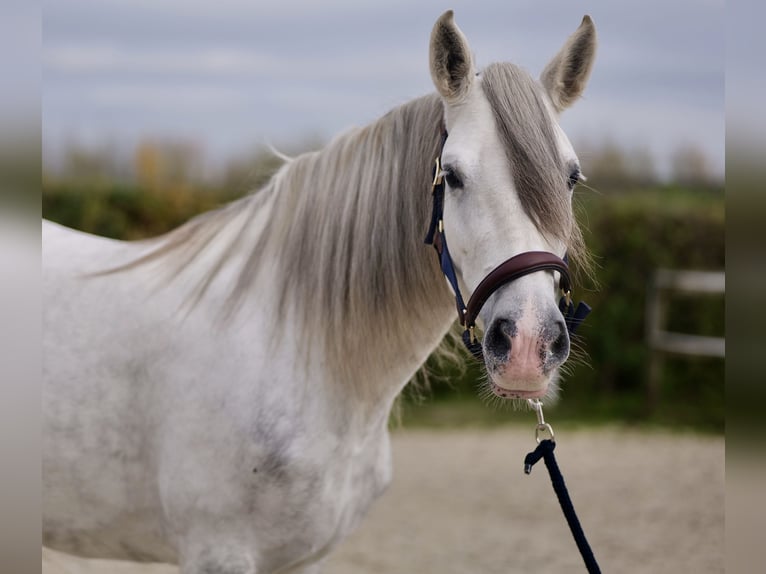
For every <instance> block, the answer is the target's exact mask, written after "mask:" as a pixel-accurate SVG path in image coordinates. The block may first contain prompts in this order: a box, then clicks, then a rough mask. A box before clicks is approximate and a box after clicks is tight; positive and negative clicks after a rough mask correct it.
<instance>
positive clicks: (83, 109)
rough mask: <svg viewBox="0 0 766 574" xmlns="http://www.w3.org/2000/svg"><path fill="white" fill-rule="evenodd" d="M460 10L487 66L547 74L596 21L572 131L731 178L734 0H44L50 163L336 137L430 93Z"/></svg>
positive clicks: (226, 151) (215, 157)
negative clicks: (436, 48) (443, 20)
mask: <svg viewBox="0 0 766 574" xmlns="http://www.w3.org/2000/svg"><path fill="white" fill-rule="evenodd" d="M447 8H454V9H455V14H456V19H457V22H458V24H459V25H460V27H461V28H462V29H463V31H464V32H465V33H466V35H467V37H468V39H469V42H470V43H471V46H472V48H473V50H474V54H475V57H476V60H477V62H478V64H479V66H482V65H485V64H488V63H490V62H493V61H498V60H509V61H513V62H515V63H517V64H520V65H522V66H523V67H525V68H526V69H528V70H529V71H530V72H531V73H532V74H533V75H535V76H536V75H537V74H539V72H540V71H541V70H542V68H543V67H544V65H545V64H546V63H547V61H548V60H549V59H550V58H551V57H552V56H553V55H554V54H555V53H556V51H557V50H558V48H559V47H560V46H561V44H562V43H563V41H564V39H565V38H566V36H567V35H568V34H570V33H571V32H572V31H573V30H574V29H575V28H576V27H577V26H578V24H579V22H580V19H581V18H582V15H583V14H585V13H588V14H590V15H591V16H592V17H593V19H594V21H595V23H596V27H597V30H598V33H599V42H600V44H599V53H598V57H597V61H596V66H595V69H594V72H593V76H592V77H591V81H590V84H589V85H588V88H587V91H586V94H585V98H584V99H583V100H581V101H580V102H579V103H578V104H577V105H576V106H575V107H574V108H572V109H571V110H569V111H568V112H566V113H565V114H564V116H563V117H562V125H563V126H564V128H565V130H566V131H567V132H568V134H569V136H570V138H571V139H572V140H573V142H575V144H577V143H578V142H586V143H593V144H597V143H599V142H602V141H604V139H605V138H611V139H613V140H615V141H617V142H618V143H620V144H621V145H623V146H625V147H627V148H632V147H646V148H648V149H649V150H650V151H651V153H652V154H653V156H654V157H655V159H656V161H657V164H658V166H659V167H660V169H661V170H666V169H667V161H668V160H667V158H668V157H669V155H670V154H671V153H672V151H673V150H675V149H676V148H677V147H679V146H681V145H687V144H693V145H696V146H698V147H699V148H701V149H702V150H704V151H705V153H706V154H707V155H708V157H709V159H710V161H711V164H712V167H713V169H714V170H715V171H716V173H722V172H723V165H724V33H725V29H724V25H723V18H724V2H723V0H666V1H660V0H642V1H640V2H639V1H630V2H628V1H624V2H615V1H610V0H599V1H583V2H578V1H574V0H536V1H533V0H516V1H514V0H498V1H495V0H491V1H478V0H474V1H472V2H469V1H463V0H459V1H458V0H452V1H450V2H445V1H443V0H440V1H435V0H425V1H419V2H413V1H404V0H387V1H386V2H361V1H360V0H356V1H353V0H329V1H327V0H325V1H321V2H310V1H308V0H303V1H300V0H280V1H270V2H264V1H261V0H219V1H217V2H192V1H189V0H67V1H66V2H61V1H54V0H44V2H43V67H42V70H43V75H42V87H43V89H42V112H43V131H42V134H43V146H44V147H43V149H44V153H45V156H46V159H47V160H51V159H53V158H55V157H56V156H57V154H59V153H60V151H61V150H62V149H63V148H64V147H65V146H66V145H67V144H68V143H69V142H72V141H75V142H78V143H80V144H85V145H93V146H100V145H103V144H104V143H112V144H118V145H119V146H123V147H124V148H125V149H130V148H132V146H134V145H135V144H136V142H138V141H140V140H141V139H144V138H147V137H152V136H154V137H166V138H176V139H187V140H193V141H195V142H198V143H199V144H201V145H202V147H203V149H204V151H205V154H206V156H207V157H209V158H211V160H212V161H214V162H215V161H222V160H225V159H226V158H229V157H231V156H234V155H238V154H241V153H242V152H244V151H245V150H247V149H249V148H251V147H253V146H254V145H257V144H263V143H266V142H269V143H273V144H274V145H276V146H277V147H279V146H289V145H290V144H291V143H295V142H298V141H300V140H302V139H304V138H306V137H307V136H313V137H316V136H318V137H321V138H328V137H330V136H332V135H333V134H335V133H338V132H340V131H342V130H344V129H346V128H348V127H349V126H351V125H361V124H364V123H367V122H369V121H371V120H373V119H375V118H376V117H378V116H380V115H382V114H383V113H385V112H386V111H387V110H388V109H390V108H391V107H393V106H396V105H398V104H401V103H403V102H405V101H407V100H409V99H411V98H414V97H417V96H419V95H422V94H424V93H427V92H430V91H432V86H431V81H430V76H429V72H428V58H427V56H428V38H429V34H430V30H431V27H432V25H433V22H434V21H435V20H436V18H437V17H438V16H439V14H441V13H442V12H443V11H444V10H445V9H447ZM586 162H587V160H586V159H585V158H584V163H586ZM586 165H587V163H586Z"/></svg>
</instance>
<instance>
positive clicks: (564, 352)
mask: <svg viewBox="0 0 766 574" xmlns="http://www.w3.org/2000/svg"><path fill="white" fill-rule="evenodd" d="M556 328H557V329H558V336H557V337H556V338H555V339H554V340H553V342H552V343H551V345H550V351H551V355H552V357H553V358H554V359H557V360H559V361H563V360H564V359H566V357H567V356H568V355H569V334H568V333H567V329H566V325H565V324H564V322H563V321H556Z"/></svg>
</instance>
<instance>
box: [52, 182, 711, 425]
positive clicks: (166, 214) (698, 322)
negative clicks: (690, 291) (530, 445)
mask: <svg viewBox="0 0 766 574" xmlns="http://www.w3.org/2000/svg"><path fill="white" fill-rule="evenodd" d="M582 195H583V197H582V198H581V200H580V202H579V204H578V211H579V212H580V213H579V219H580V220H581V221H582V223H583V227H584V228H585V230H586V241H587V244H588V246H589V247H590V249H591V250H592V252H593V253H594V256H595V262H596V272H595V275H596V279H597V283H598V287H594V286H592V285H591V286H583V287H579V288H578V289H577V292H576V298H578V299H583V300H585V301H587V302H588V303H590V304H591V305H592V307H593V309H594V311H593V313H592V314H591V315H590V316H589V317H588V319H587V321H586V323H585V324H584V325H583V326H582V327H581V330H580V337H579V338H580V341H579V345H580V346H581V347H582V348H583V349H584V350H585V351H586V352H587V354H588V356H589V359H588V361H587V363H586V364H573V365H572V366H571V370H572V372H571V373H570V374H569V375H568V376H566V377H565V379H564V382H563V385H562V393H561V397H562V400H561V401H560V403H559V406H558V407H557V415H556V416H557V418H558V419H562V418H563V419H567V418H570V417H571V418H573V419H574V420H587V421H596V420H607V421H643V422H647V421H648V422H658V423H662V424H669V425H672V426H674V427H685V426H692V427H695V428H705V429H711V430H715V431H722V430H723V423H724V365H723V361H720V360H714V359H691V358H672V357H670V358H668V360H667V361H666V363H665V368H664V370H663V379H662V392H661V397H660V398H661V400H660V404H659V405H658V407H657V408H656V409H654V410H652V411H648V410H647V403H646V401H645V395H646V390H645V389H646V369H647V362H648V357H649V351H648V349H647V348H646V346H645V334H644V332H645V325H644V314H645V309H646V293H647V284H648V281H649V279H650V277H651V274H652V272H653V271H654V270H655V269H656V268H658V267H668V268H676V269H709V270H719V269H723V267H724V263H725V259H724V218H725V210H724V197H723V193H721V192H720V190H719V191H718V192H711V191H710V190H698V191H694V190H687V189H679V188H674V187H667V188H661V189H651V190H641V191H635V192H632V193H621V194H619V195H596V194H592V193H591V192H583V194H582ZM229 199H231V197H228V196H225V195H222V194H220V193H215V192H213V191H195V192H192V191H189V190H170V191H165V192H163V193H156V192H149V191H146V190H142V189H137V188H131V187H120V186H103V187H100V188H94V189H86V188H83V187H80V186H71V185H63V184H55V185H54V184H50V183H48V184H47V185H46V186H45V189H44V193H43V215H44V216H45V217H47V218H49V219H52V220H54V221H58V222H60V223H63V224H65V225H69V226H71V227H75V228H78V229H83V230H86V231H91V232H94V233H98V234H101V235H106V236H109V237H117V238H138V237H146V236H149V235H155V234H158V233H162V232H164V231H166V230H168V229H171V228H173V227H175V226H177V225H178V224H180V223H181V222H183V221H185V220H186V219H188V218H189V217H191V216H192V215H194V214H196V213H198V212H200V211H205V210H207V209H211V208H213V207H214V206H216V205H218V204H220V203H223V202H225V201H228V200H229ZM670 311H671V312H670V315H669V324H668V327H669V329H670V330H675V331H679V332H688V333H697V334H706V335H714V336H720V335H723V333H724V323H723V321H724V303H723V300H722V298H705V297H702V298H699V297H697V298H693V299H692V298H678V299H677V300H673V301H672V304H671V306H670ZM433 370H434V371H435V374H437V375H441V376H442V377H436V378H435V380H439V379H440V378H446V379H449V380H450V381H451V383H450V385H443V384H439V383H436V384H434V385H433V387H432V393H431V395H430V396H431V398H432V401H431V403H432V407H433V408H435V409H438V408H442V407H443V405H444V404H446V403H450V404H453V405H456V408H457V409H458V410H459V409H460V408H462V407H460V404H462V405H463V407H465V406H466V405H467V404H468V403H472V404H473V406H469V407H467V408H468V410H469V411H471V412H475V413H476V414H477V416H479V417H486V420H496V418H497V417H496V416H495V415H488V414H487V413H488V411H487V410H486V409H477V408H475V406H476V405H475V403H477V402H478V399H477V398H476V391H475V386H476V383H475V381H476V380H477V379H479V378H480V377H479V369H477V368H476V367H475V366H473V367H469V368H468V369H467V370H465V372H463V373H461V372H460V371H459V370H455V369H451V368H448V367H447V368H445V367H437V366H434V367H433ZM424 409H425V410H424ZM424 409H423V408H421V409H419V410H418V411H412V412H416V413H418V414H417V415H416V417H421V418H422V419H424V420H425V419H427V418H428V416H429V415H428V408H427V407H424ZM408 412H410V409H407V408H406V407H405V414H406V413H408ZM503 416H504V415H503ZM455 417H457V418H458V419H461V420H462V419H465V415H464V414H456V415H455ZM405 420H412V417H407V416H406V417H405ZM447 420H448V421H449V416H448V417H447Z"/></svg>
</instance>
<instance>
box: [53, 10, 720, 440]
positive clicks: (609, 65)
mask: <svg viewBox="0 0 766 574" xmlns="http://www.w3.org/2000/svg"><path fill="white" fill-rule="evenodd" d="M469 4H470V5H469ZM446 7H447V6H445V5H444V4H443V3H442V2H434V1H426V2H419V3H416V4H413V3H410V2H407V3H405V2H400V1H398V0H393V1H392V2H387V3H385V4H383V3H379V4H374V5H369V4H367V3H358V2H349V1H345V0H336V1H330V2H322V3H310V2H293V1H284V2H279V3H264V2H252V1H244V0H242V1H240V0H225V1H223V2H217V3H212V4H211V3H189V2H185V1H184V2H182V1H181V0H167V1H165V2H161V3H158V2H153V1H149V0H133V1H131V2H119V1H108V2H104V1H95V0H70V1H68V2H66V3H61V2H53V1H46V2H43V12H42V15H43V20H42V21H43V43H42V119H43V123H42V150H43V165H42V167H43V171H42V174H43V186H42V188H43V195H42V205H43V216H44V217H46V218H49V219H52V220H54V221H57V222H60V223H63V224H65V225H69V226H71V227H75V228H78V229H82V230H85V231H90V232H92V233H97V234H100V235H106V236H109V237H116V238H124V239H137V238H141V237H146V236H151V235H156V234H159V233H162V232H164V231H166V230H169V229H171V228H173V227H175V226H177V225H179V224H180V223H182V222H183V221H185V220H187V219H188V218H190V217H191V216H192V215H194V214H195V213H197V212H200V211H204V210H208V209H212V208H214V207H215V206H217V205H220V204H221V203H224V202H226V201H229V200H231V199H233V198H235V197H238V196H240V195H242V194H244V193H247V192H248V191H250V190H253V189H256V188H257V187H258V186H259V185H260V184H262V183H263V182H264V181H265V180H266V179H267V178H268V177H269V176H270V174H271V173H273V171H274V170H275V169H276V168H277V167H278V166H279V164H280V160H279V159H278V158H276V157H275V156H274V154H273V153H272V152H271V151H270V150H269V149H268V145H273V146H275V147H276V148H278V149H279V150H280V151H283V152H286V153H288V154H294V153H298V152H300V151H303V150H307V149H314V148H317V147H320V146H321V145H322V144H323V143H324V142H326V141H327V140H328V138H330V137H332V136H333V135H334V134H336V133H339V132H341V131H343V130H344V129H346V128H348V127H349V126H351V125H362V124H365V123H367V122H370V121H372V120H374V119H375V118H377V117H379V116H380V115H382V114H384V113H385V112H386V111H387V110H389V109H390V108H391V107H394V106H396V105H398V104H401V103H403V102H405V101H407V100H409V99H412V98H414V97H417V96H419V95H422V94H425V93H428V92H430V91H432V87H431V82H430V77H429V72H428V62H427V53H428V37H429V33H430V29H431V26H432V24H433V22H434V20H435V18H436V17H437V16H438V15H439V14H440V13H441V12H442V11H443V10H444V9H445V8H446ZM449 7H452V8H454V9H455V11H456V18H457V21H458V23H459V25H460V26H461V28H462V29H463V31H464V32H465V33H466V35H467V36H468V38H469V41H470V42H471V45H472V47H473V49H474V52H475V56H476V59H477V61H478V64H479V66H482V65H485V64H488V63H490V62H492V61H497V60H510V61H513V62H515V63H517V64H520V65H522V66H523V67H525V68H527V69H528V70H529V71H530V72H531V73H532V74H533V75H535V76H536V75H537V74H539V72H540V71H541V70H542V68H543V66H544V65H545V64H546V63H547V61H548V60H549V59H550V58H551V57H552V56H553V55H554V54H555V53H556V51H557V50H558V49H559V47H560V46H561V45H562V43H563V41H564V39H565V38H566V36H567V35H568V34H570V33H571V32H572V31H573V30H574V29H575V28H576V27H577V26H578V24H579V22H580V19H581V17H582V15H583V14H584V13H590V14H591V15H592V17H593V19H594V21H595V23H596V27H597V29H598V32H599V53H598V57H597V61H596V65H595V69H594V72H593V75H592V78H591V80H590V83H589V85H588V87H587V90H586V93H585V97H584V98H583V99H582V100H581V101H580V102H579V103H578V104H577V105H576V106H574V107H573V108H572V109H571V110H569V111H567V112H566V113H565V114H564V115H563V117H562V125H563V127H564V129H565V130H566V131H567V133H568V135H569V136H570V139H571V140H572V141H573V143H574V145H575V148H576V150H577V151H578V153H579V155H580V159H581V163H582V166H583V171H584V173H585V174H586V175H587V177H588V181H587V185H581V186H578V188H577V190H576V192H575V205H576V210H577V213H578V217H579V220H580V222H581V224H582V225H583V226H584V228H585V230H586V239H587V243H588V245H589V246H590V248H591V250H592V251H593V253H594V255H595V260H596V264H597V271H596V278H595V279H596V281H592V282H588V281H586V282H585V285H582V286H578V292H577V294H576V297H577V298H582V299H584V300H586V301H587V302H588V303H590V304H591V305H592V306H593V308H594V312H593V314H592V315H591V316H590V317H589V318H588V320H587V321H586V323H585V324H584V325H583V327H582V329H581V331H580V340H579V341H578V344H577V346H578V347H580V348H581V349H583V350H584V352H585V353H584V354H585V355H586V357H585V358H584V360H581V361H579V362H576V363H573V364H572V365H571V367H570V372H569V373H568V374H567V375H566V376H565V377H564V380H563V383H562V392H561V399H560V401H559V403H558V405H557V406H556V407H555V408H556V411H555V415H549V416H554V417H555V419H556V420H560V421H572V422H575V423H581V422H582V423H603V422H611V423H620V424H627V425H630V424H640V425H663V426H667V427H672V428H674V429H678V428H693V429H697V430H701V431H705V432H712V433H722V432H723V428H724V363H723V360H722V359H721V358H719V357H716V356H713V357H710V356H695V355H688V354H674V353H665V352H657V351H653V350H652V348H651V346H650V345H649V344H648V341H649V338H648V330H649V328H650V325H649V324H648V322H647V314H648V313H649V312H650V308H652V307H651V301H652V300H653V299H652V297H653V295H652V293H653V291H652V289H651V285H652V281H653V277H654V274H655V271H656V270H657V269H659V268H668V269H679V270H710V271H722V270H723V268H724V261H725V249H724V220H725V217H724V213H725V209H724V193H723V177H724V74H723V72H724V50H723V45H724V44H723V42H724V30H723V29H722V28H721V26H720V21H721V19H722V17H723V2H722V1H708V0H704V1H701V0H677V1H674V2H671V3H667V2H660V1H658V0H651V1H645V2H641V3H631V4H626V3H620V4H619V5H617V4H615V3H613V2H608V1H606V0H602V1H592V2H577V3H573V2H569V1H565V0H557V1H549V2H545V3H543V4H540V3H539V2H531V1H521V2H512V3H510V2H500V1H498V2H482V3H479V4H477V3H468V2H452V3H451V5H450V6H449ZM659 293H660V296H661V302H662V307H663V309H664V312H663V313H661V319H662V321H661V323H658V326H659V327H661V329H662V330H665V331H671V332H678V333H688V334H694V335H698V336H706V337H722V336H723V334H724V300H723V296H722V295H721V294H716V293H713V294H702V295H699V294H689V293H685V292H679V291H674V290H662V291H661V292H659ZM430 367H431V371H432V374H433V375H434V376H432V377H430V380H431V389H430V392H426V393H422V392H420V393H410V394H408V395H407V398H406V399H405V401H404V402H403V405H402V407H403V408H402V417H403V418H402V420H403V424H404V425H405V426H407V425H416V424H424V425H431V426H450V427H454V426H459V425H494V424H498V423H500V422H506V421H509V420H514V419H518V418H520V417H519V416H518V415H514V414H511V413H508V412H507V411H506V410H505V409H502V408H500V409H498V408H491V407H488V406H486V405H484V404H482V403H481V402H480V400H479V399H478V398H477V393H476V381H477V380H479V378H480V376H479V370H478V369H477V368H475V366H471V365H469V366H468V368H466V369H456V368H454V367H450V366H449V365H447V366H440V365H437V364H436V363H435V362H432V364H431V365H430ZM521 418H524V420H526V418H527V417H521Z"/></svg>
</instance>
